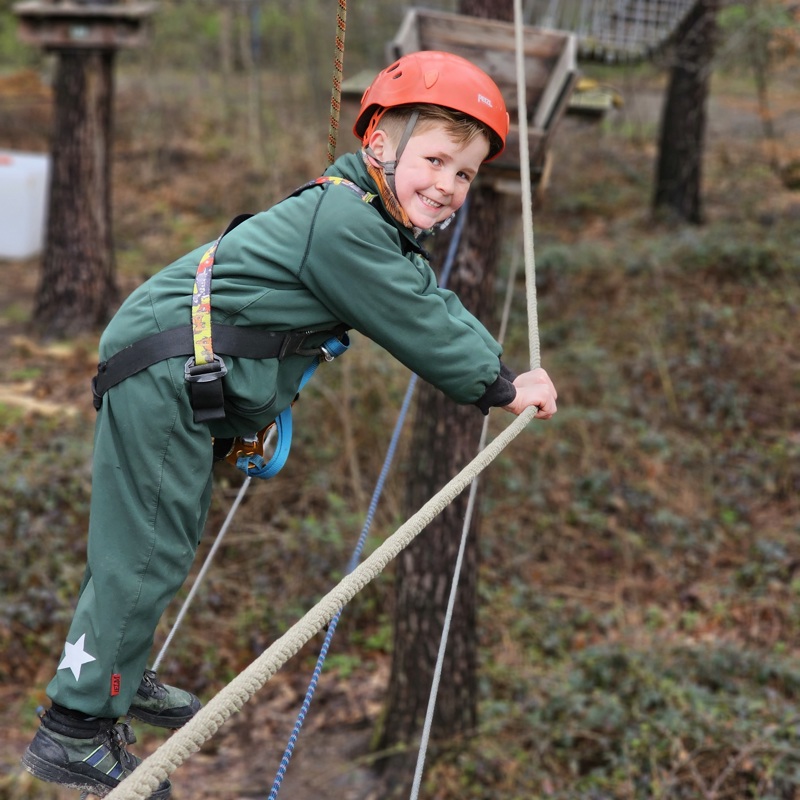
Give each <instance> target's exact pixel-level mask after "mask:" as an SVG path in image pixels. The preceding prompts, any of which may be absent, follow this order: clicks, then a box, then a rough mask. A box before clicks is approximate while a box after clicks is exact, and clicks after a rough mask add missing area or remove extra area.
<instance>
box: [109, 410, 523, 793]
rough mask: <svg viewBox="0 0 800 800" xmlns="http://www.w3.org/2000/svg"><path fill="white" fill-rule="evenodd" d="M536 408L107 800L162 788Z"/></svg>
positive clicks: (518, 419)
mask: <svg viewBox="0 0 800 800" xmlns="http://www.w3.org/2000/svg"><path fill="white" fill-rule="evenodd" d="M535 413H536V409H535V408H534V407H531V408H526V409H525V411H523V412H522V413H521V414H520V415H519V416H518V417H516V418H515V419H514V420H513V421H512V422H511V424H510V425H509V426H508V427H507V428H506V429H505V430H504V431H502V432H501V433H500V434H499V435H498V436H497V437H496V438H495V439H493V440H492V441H491V442H490V443H489V444H488V445H487V446H486V448H485V449H484V450H483V451H482V452H481V453H479V454H478V455H477V456H476V457H475V458H474V459H473V460H472V461H470V463H469V464H467V466H466V467H465V468H464V469H463V470H462V471H461V472H459V473H458V475H456V476H455V477H454V478H453V479H452V480H450V481H449V482H448V483H447V484H446V485H445V486H444V487H443V488H442V489H441V490H440V491H439V492H437V493H436V494H435V495H434V496H433V497H432V498H431V499H430V500H428V502H427V503H425V505H423V506H422V508H420V509H419V511H417V512H416V513H415V514H414V515H413V516H412V517H410V518H409V519H408V520H407V521H406V522H405V523H404V524H403V525H401V526H400V527H399V528H398V529H397V530H396V531H395V532H394V533H393V534H392V535H391V536H390V537H389V538H388V539H387V540H386V541H385V542H384V543H383V544H381V545H380V546H379V547H378V548H377V549H376V550H375V552H373V553H372V555H370V556H369V557H368V558H367V559H365V560H364V561H363V562H362V563H361V564H360V565H359V566H357V567H356V568H355V569H354V570H353V571H352V572H351V573H350V574H349V575H346V576H345V577H344V578H343V579H342V580H341V581H340V582H339V583H338V584H337V585H336V586H335V587H334V588H333V589H331V591H330V592H328V594H326V595H325V596H324V597H323V598H322V599H321V600H320V601H319V602H318V603H317V604H316V605H315V606H314V607H313V608H312V609H311V610H310V611H308V613H306V615H305V616H304V617H302V618H301V619H300V620H298V621H297V622H296V623H295V624H294V625H293V626H292V627H291V628H290V629H289V630H288V631H286V633H284V634H283V636H281V637H280V638H279V639H277V640H276V641H275V642H274V643H273V644H272V645H270V647H268V648H267V649H266V650H265V651H264V652H263V653H262V654H261V655H260V656H259V657H258V658H256V659H255V661H253V662H252V663H251V664H250V665H249V666H248V667H246V668H245V669H244V670H243V671H242V672H241V673H240V674H239V675H237V676H236V677H235V678H234V679H233V680H232V681H231V682H230V683H229V684H228V685H227V686H225V687H224V688H223V689H222V690H221V691H220V692H219V693H218V694H217V695H216V696H215V697H213V698H212V699H211V700H210V701H209V702H208V703H207V704H206V705H205V706H204V707H203V708H202V709H200V711H199V712H198V713H197V714H196V715H195V717H194V718H193V719H191V720H190V721H189V722H188V723H187V724H186V725H184V726H183V727H182V728H180V729H179V730H177V731H176V732H175V733H174V734H173V735H172V736H171V737H170V738H169V739H168V740H167V741H166V742H164V744H162V745H161V746H160V747H159V748H158V750H156V751H155V752H154V753H153V754H152V755H151V756H149V757H148V758H146V759H145V760H144V761H143V762H142V763H141V764H140V765H139V766H138V767H137V768H136V770H134V772H133V773H132V774H131V775H130V776H129V777H128V778H126V779H125V780H124V781H122V782H121V783H120V784H119V786H117V787H116V788H115V789H114V790H113V791H112V792H111V793H110V794H109V795H107V797H108V798H109V800H146V798H149V797H150V795H151V794H152V793H153V791H155V789H156V788H157V787H158V785H159V784H160V783H161V781H163V780H164V779H165V778H167V777H168V776H169V775H170V774H171V773H172V772H173V771H174V770H175V769H177V768H178V767H179V766H180V765H181V764H182V763H183V762H184V761H185V760H186V759H187V758H188V757H189V756H190V755H191V754H192V753H195V752H197V751H198V750H199V749H200V747H201V746H202V745H203V743H204V742H205V741H206V740H207V739H210V738H211V737H212V736H213V735H214V734H215V733H216V732H217V730H219V728H220V727H221V726H222V724H223V723H224V722H225V721H226V720H227V719H229V718H230V717H231V716H232V715H233V714H234V713H236V712H237V711H239V710H240V709H241V708H242V706H243V705H244V704H245V703H246V702H247V701H248V700H249V699H250V698H251V697H252V696H253V695H254V694H255V693H256V692H257V691H258V690H259V689H260V688H261V687H262V686H263V685H264V684H265V683H266V682H267V681H268V680H269V679H270V678H271V677H272V676H273V675H274V674H275V673H276V672H277V671H278V670H279V669H280V668H281V667H282V666H283V665H284V664H285V663H286V662H287V661H288V660H289V659H290V658H291V657H292V656H294V655H295V654H296V653H297V652H298V651H299V650H300V649H301V648H302V647H303V645H305V644H306V642H308V641H309V640H310V639H311V638H312V637H313V636H314V635H316V634H317V633H318V632H319V631H320V630H322V628H323V627H324V626H325V625H327V624H328V623H329V622H330V621H331V620H332V619H333V617H334V616H335V615H336V613H337V612H338V611H339V610H340V609H342V608H344V606H345V605H347V603H348V602H349V601H350V600H351V599H352V598H353V597H355V595H356V594H358V592H360V591H361V589H363V588H364V587H365V586H366V585H367V584H368V583H370V581H372V580H373V579H374V578H376V577H377V576H378V575H379V574H380V573H381V572H383V570H384V569H385V568H386V567H387V566H388V565H389V563H391V561H392V560H393V559H394V558H396V557H397V555H398V554H399V553H400V552H401V551H402V550H403V549H404V548H406V547H408V545H409V544H411V542H412V541H413V540H414V539H415V538H416V537H417V535H418V534H419V533H420V532H421V531H423V530H424V529H425V528H426V527H427V526H428V525H429V524H430V523H431V521H432V520H433V519H434V518H435V517H436V516H437V515H438V514H440V513H441V512H442V511H443V510H444V509H445V508H446V507H447V506H448V505H449V504H450V503H451V502H452V501H453V500H454V499H455V498H456V497H457V496H458V495H459V494H460V493H461V492H462V491H463V490H464V489H465V488H466V487H467V486H468V485H469V484H470V483H471V482H472V481H473V480H474V479H475V477H476V476H477V475H479V474H480V473H481V472H482V471H483V470H484V469H486V467H487V466H488V465H489V464H491V463H492V461H494V459H495V458H497V456H498V455H500V453H502V452H503V450H504V449H505V448H506V447H507V446H508V445H509V444H510V443H511V442H512V441H513V440H514V439H515V438H516V437H517V436H519V434H520V433H522V431H523V430H524V429H525V427H526V426H527V425H528V423H529V422H530V421H531V420H532V419H533V416H534V414H535Z"/></svg>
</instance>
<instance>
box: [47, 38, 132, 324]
mask: <svg viewBox="0 0 800 800" xmlns="http://www.w3.org/2000/svg"><path fill="white" fill-rule="evenodd" d="M113 60H114V53H113V52H112V51H105V50H103V51H99V50H98V51H87V52H82V51H77V50H68V51H64V52H62V53H60V54H59V60H58V69H57V74H56V79H55V126H54V137H53V146H52V158H53V163H52V179H51V182H50V204H49V212H48V223H47V237H46V244H45V252H44V257H43V260H42V271H41V277H40V285H39V291H38V294H37V305H36V321H37V328H38V330H39V331H40V332H41V333H42V334H43V335H45V336H61V335H68V334H74V333H78V332H81V331H87V330H91V329H93V328H95V327H96V326H98V325H100V324H102V323H103V322H105V321H106V320H107V319H108V316H109V313H110V311H111V310H112V306H113V304H114V302H115V301H116V299H117V289H116V283H115V278H114V258H113V242H112V232H111V180H110V158H109V148H110V141H111V130H112V97H113V77H112V76H113Z"/></svg>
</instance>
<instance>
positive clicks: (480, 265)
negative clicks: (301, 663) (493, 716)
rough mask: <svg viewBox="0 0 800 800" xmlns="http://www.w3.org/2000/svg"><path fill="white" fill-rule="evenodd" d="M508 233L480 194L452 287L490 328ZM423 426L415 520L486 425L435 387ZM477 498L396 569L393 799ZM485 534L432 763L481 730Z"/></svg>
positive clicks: (387, 732)
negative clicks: (480, 594) (442, 746)
mask: <svg viewBox="0 0 800 800" xmlns="http://www.w3.org/2000/svg"><path fill="white" fill-rule="evenodd" d="M501 226H502V215H501V197H500V196H499V195H498V194H497V193H496V192H495V191H494V190H492V189H489V188H475V189H473V194H472V196H471V198H470V212H469V220H468V222H467V226H466V228H465V231H464V236H463V239H462V242H461V245H460V247H459V250H458V255H457V257H456V261H455V264H454V268H453V272H452V274H451V277H450V281H449V284H448V286H449V288H451V289H453V290H454V291H455V292H456V293H457V294H458V295H459V297H460V298H461V300H462V302H463V303H464V305H465V306H466V307H467V308H468V309H469V310H470V311H471V312H472V313H474V314H475V315H476V316H477V317H478V318H480V319H481V320H482V321H483V322H484V323H485V324H486V325H490V324H491V323H490V317H491V310H492V307H493V299H494V279H495V275H496V262H497V251H498V244H499V233H498V232H499V231H500V229H501ZM446 245H447V242H446V241H445V240H443V241H441V242H440V243H438V244H437V247H436V252H437V253H438V258H437V261H438V262H439V263H441V262H442V258H443V254H444V252H445V250H446ZM414 416H415V420H416V422H415V426H414V431H413V435H412V451H411V453H412V456H411V457H412V459H413V469H412V470H411V471H410V474H411V478H410V481H409V484H408V487H407V497H408V509H407V511H408V513H409V515H410V514H411V513H413V512H415V511H416V510H417V509H419V507H420V506H421V505H423V503H425V502H426V501H427V500H428V499H430V497H431V496H432V495H433V494H434V493H435V492H436V491H437V490H438V489H440V488H441V487H442V486H443V485H444V484H445V483H446V482H447V481H448V480H450V479H451V478H452V477H453V476H454V475H455V474H456V473H458V472H459V471H460V470H462V469H463V468H464V466H465V465H466V464H467V463H468V462H469V461H470V460H472V459H473V458H474V457H475V455H476V454H477V452H478V445H479V442H480V433H481V428H482V425H483V416H482V415H481V413H480V412H479V411H478V410H477V409H476V408H474V407H471V406H459V405H456V404H455V403H453V402H452V401H450V400H448V399H447V398H446V397H444V395H442V394H441V392H439V391H438V390H436V389H434V388H433V387H431V386H430V385H428V384H420V386H419V393H418V395H417V401H416V413H415V415H414ZM468 497H469V492H468V490H466V491H464V492H463V493H462V494H461V495H460V496H459V497H458V498H456V500H455V501H454V502H453V503H451V504H450V505H449V506H448V507H447V508H446V509H445V510H444V511H443V512H442V514H441V515H440V516H439V517H437V518H436V519H435V520H434V521H433V522H432V523H431V524H430V525H429V526H428V528H427V529H426V530H425V531H424V532H423V533H422V534H420V536H419V537H418V538H417V540H416V541H415V542H413V543H412V544H411V545H410V546H409V547H408V548H406V550H405V551H404V552H403V553H401V554H400V556H399V557H398V559H397V577H396V587H397V589H396V604H395V617H394V648H393V656H392V671H391V678H390V685H389V691H388V698H387V705H386V712H385V716H384V719H383V721H382V725H381V730H380V731H379V736H378V740H377V749H379V750H384V749H392V748H395V747H397V746H402V745H408V746H409V748H410V749H409V750H408V751H407V752H405V753H401V754H400V755H397V756H394V757H392V758H390V759H387V760H386V761H385V762H384V763H383V764H382V768H383V775H384V785H385V786H386V794H385V797H387V798H388V797H394V796H403V794H405V795H407V794H408V788H409V787H410V781H411V779H412V778H413V774H414V763H415V761H416V756H417V753H416V749H415V748H416V743H417V740H418V738H419V734H420V732H421V730H422V726H423V723H424V719H425V713H426V710H427V704H428V697H429V693H430V687H431V683H432V677H433V672H434V668H435V665H436V659H437V654H438V648H439V641H440V637H441V634H442V629H443V626H444V619H445V614H446V609H447V603H448V599H449V594H450V586H451V582H452V577H453V568H454V566H455V563H456V557H457V554H458V549H459V544H460V541H461V535H462V529H463V525H464V520H465V516H466V510H467V502H468ZM479 528H480V525H479V513H478V504H476V506H475V511H474V513H473V518H472V525H471V528H470V531H469V538H468V541H467V545H466V551H465V556H464V562H463V565H462V571H461V575H460V579H459V587H458V594H457V596H456V605H455V608H454V614H453V619H452V621H451V627H450V632H449V637H448V644H447V650H446V653H445V659H444V663H443V667H442V673H443V676H444V677H443V680H442V682H441V685H440V687H439V693H438V697H437V702H436V712H435V715H434V718H433V727H432V731H431V750H430V752H429V753H428V758H429V759H430V758H432V757H434V755H435V752H436V746H437V743H448V744H451V745H452V744H453V743H454V742H456V741H458V739H459V738H461V737H463V736H466V735H468V734H469V733H470V732H471V731H472V730H473V729H474V728H475V725H476V722H477V700H478V692H477V625H476V606H477V573H478V541H479ZM391 792H396V793H397V794H396V795H395V794H391Z"/></svg>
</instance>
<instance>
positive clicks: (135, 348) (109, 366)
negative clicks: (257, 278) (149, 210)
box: [92, 175, 377, 478]
mask: <svg viewBox="0 0 800 800" xmlns="http://www.w3.org/2000/svg"><path fill="white" fill-rule="evenodd" d="M326 184H333V185H336V186H344V187H346V188H348V189H350V190H351V191H352V192H354V193H355V194H356V195H358V196H359V198H360V199H361V200H362V201H363V202H365V203H368V204H372V203H373V202H374V201H375V199H376V198H377V195H375V194H374V193H372V192H367V191H365V190H364V189H362V188H361V187H360V186H357V185H356V184H355V183H353V182H352V181H349V180H347V179H345V178H341V177H338V176H331V175H322V176H320V177H318V178H315V179H313V180H311V181H309V182H308V183H306V184H303V185H302V186H300V187H299V188H298V189H296V190H295V191H294V192H292V193H291V194H290V195H288V197H296V196H297V195H299V194H301V193H302V192H304V191H305V190H306V189H309V188H311V187H314V186H324V185H326ZM287 199H288V198H287ZM252 216H253V215H252V214H241V215H239V216H238V217H236V218H234V219H233V220H232V221H231V223H230V224H229V225H228V227H227V228H226V229H225V231H224V232H223V233H222V234H221V235H220V236H219V237H218V238H217V239H216V241H214V242H213V244H211V246H210V247H209V248H208V249H207V250H206V251H205V253H204V254H203V257H202V258H201V259H200V263H199V265H198V267H197V273H196V275H195V282H194V287H193V292H192V312H191V324H190V325H185V326H180V327H178V328H170V329H168V330H165V331H161V332H159V333H156V334H153V335H152V336H148V337H146V338H144V339H140V340H138V341H136V342H134V343H133V344H131V345H128V346H127V347H125V348H123V349H122V350H120V351H119V352H118V353H115V354H114V355H113V356H111V357H110V358H109V359H108V360H106V361H102V362H101V363H100V364H98V367H97V375H96V376H95V377H94V378H93V380H92V395H93V400H94V407H95V409H98V410H99V409H100V407H101V405H102V403H103V395H104V394H105V393H106V392H107V391H108V390H109V389H111V388H112V387H114V386H116V385H117V384H119V383H121V382H122V381H123V380H125V379H126V378H128V377H130V376H132V375H135V374H136V373H137V372H141V371H142V370H144V369H147V367H150V366H152V365H153V364H155V363H157V362H159V361H163V360H165V359H168V358H173V357H176V356H188V359H187V361H186V364H185V365H184V378H185V380H186V382H187V383H188V384H189V387H190V392H191V403H192V409H193V411H194V420H195V422H210V421H213V420H217V419H223V418H224V417H225V404H224V401H225V398H224V382H223V380H222V379H223V378H224V377H225V375H226V374H227V372H228V369H227V367H226V365H225V362H224V361H223V359H222V357H221V355H220V354H223V355H228V356H237V357H241V358H254V359H264V358H277V359H278V360H279V361H282V360H283V359H284V358H287V357H288V356H292V355H301V356H316V358H315V359H314V361H313V363H312V364H311V365H310V366H309V367H308V368H307V369H306V371H305V373H304V374H303V376H302V378H301V382H300V386H299V389H302V388H303V386H305V384H306V383H307V382H308V380H309V379H310V378H311V376H312V375H313V374H314V372H315V370H316V369H317V367H318V366H319V364H320V362H321V360H325V361H332V360H333V359H334V358H336V357H337V356H339V355H341V354H342V353H344V352H345V350H347V348H348V346H349V339H348V337H347V333H346V332H347V326H346V325H343V324H342V325H337V326H336V327H335V328H333V329H330V330H315V329H306V330H293V331H285V332H276V331H266V330H254V329H252V328H242V327H239V326H237V325H225V324H222V323H216V322H214V323H212V321H211V279H212V275H213V269H214V258H215V255H216V252H217V248H218V247H219V244H220V242H221V241H222V238H223V237H224V236H225V235H226V234H228V233H229V232H230V231H232V230H233V229H234V228H236V227H237V226H238V225H240V224H241V223H242V222H244V221H245V220H247V219H249V218H250V217H252ZM291 413H292V412H291V407H289V408H287V409H285V410H284V411H283V412H282V413H281V414H280V415H279V416H278V417H277V418H276V420H275V425H276V427H277V431H278V444H277V445H276V450H275V453H274V454H273V456H272V458H271V459H270V460H269V461H268V462H266V461H264V457H263V449H262V450H259V449H258V448H257V447H256V446H253V447H251V448H250V449H249V450H247V449H245V448H243V449H242V452H241V453H240V454H239V456H240V457H238V458H237V460H236V462H235V463H236V466H237V467H238V468H239V469H241V470H242V471H243V472H245V473H246V474H248V475H251V476H253V477H257V478H271V477H272V476H274V475H275V474H277V473H278V472H279V471H280V469H281V468H282V467H283V465H284V464H285V462H286V459H287V457H288V455H289V449H290V447H291V436H292V421H291ZM258 439H259V434H253V435H252V436H251V437H249V444H250V445H257V444H258V443H259V441H258ZM261 443H263V433H262V434H261Z"/></svg>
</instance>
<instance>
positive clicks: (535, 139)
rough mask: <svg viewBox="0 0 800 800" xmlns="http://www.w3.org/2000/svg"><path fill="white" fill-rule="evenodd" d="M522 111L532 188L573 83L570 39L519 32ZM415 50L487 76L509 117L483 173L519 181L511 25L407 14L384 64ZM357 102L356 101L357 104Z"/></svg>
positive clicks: (561, 33) (433, 14) (564, 35)
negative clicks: (502, 141)
mask: <svg viewBox="0 0 800 800" xmlns="http://www.w3.org/2000/svg"><path fill="white" fill-rule="evenodd" d="M523 49H524V55H525V87H526V108H527V120H528V134H529V150H530V158H531V167H532V174H531V178H532V180H533V181H534V183H536V182H538V181H539V180H540V179H541V177H542V174H543V173H544V172H545V170H546V162H547V150H548V145H549V142H550V139H551V136H552V135H553V132H554V131H555V129H556V127H557V125H558V122H559V120H560V119H561V117H562V115H563V114H564V112H565V111H566V109H567V105H568V103H569V99H570V95H571V94H572V90H573V87H574V86H575V82H576V80H577V77H578V68H577V63H576V51H577V45H576V39H575V36H574V35H573V34H572V33H569V32H566V31H554V30H547V29H544V28H536V27H532V26H525V28H524V31H523ZM416 50H444V51H446V52H449V53H455V54H456V55H460V56H463V57H464V58H466V59H468V60H469V61H471V62H473V63H474V64H477V65H478V66H479V67H481V68H482V69H483V70H484V71H485V72H487V73H488V74H489V75H491V76H492V78H493V79H494V80H495V82H496V83H497V85H498V86H499V87H500V90H501V92H502V93H503V97H504V99H505V101H506V105H507V106H508V112H509V114H510V116H511V129H510V131H509V136H508V143H507V146H506V149H505V151H504V152H503V154H502V155H501V156H500V157H499V158H497V159H495V160H494V161H492V162H490V163H489V164H487V165H486V168H485V170H486V172H489V171H491V172H494V173H499V172H502V173H506V175H505V176H504V177H508V178H509V179H512V180H513V179H514V178H517V177H518V175H519V109H518V103H517V75H516V47H515V36H514V25H513V23H509V22H499V21H496V20H487V19H479V18H477V17H470V16H464V15H460V14H447V13H443V12H437V11H429V10H427V9H419V8H415V9H411V10H409V11H408V12H407V14H406V16H405V18H404V20H403V22H402V24H401V26H400V29H399V30H398V32H397V34H396V36H395V37H394V39H393V40H392V41H391V42H390V43H389V44H388V46H387V53H386V55H387V63H389V62H392V61H395V60H396V59H398V58H399V57H400V56H401V55H404V54H405V53H410V52H414V51H416ZM359 99H360V98H359Z"/></svg>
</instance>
